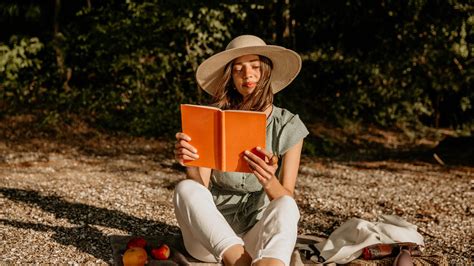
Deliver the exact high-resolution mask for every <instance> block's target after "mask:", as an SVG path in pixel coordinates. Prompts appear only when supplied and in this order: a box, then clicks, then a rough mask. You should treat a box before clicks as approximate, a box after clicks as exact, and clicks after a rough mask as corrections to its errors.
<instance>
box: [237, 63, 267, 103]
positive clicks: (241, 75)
mask: <svg viewBox="0 0 474 266" xmlns="http://www.w3.org/2000/svg"><path fill="white" fill-rule="evenodd" d="M260 76H261V71H260V58H259V57H258V55H243V56H241V57H238V58H236V59H235V60H234V62H233V65H232V80H233V82H234V87H235V89H237V91H238V92H239V93H240V94H241V95H242V96H244V97H245V96H247V95H249V94H251V93H252V92H253V91H254V90H255V88H256V87H257V82H258V81H259V80H260Z"/></svg>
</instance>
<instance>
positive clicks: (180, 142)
mask: <svg viewBox="0 0 474 266" xmlns="http://www.w3.org/2000/svg"><path fill="white" fill-rule="evenodd" d="M189 141H191V138H190V137H189V136H188V135H186V134H184V133H182V132H178V133H176V144H175V148H174V158H175V159H176V160H177V161H178V162H179V164H181V165H182V166H184V160H187V161H189V160H191V161H192V160H196V159H198V158H199V155H198V154H197V152H198V151H197V149H196V148H194V147H193V146H192V145H191V144H189Z"/></svg>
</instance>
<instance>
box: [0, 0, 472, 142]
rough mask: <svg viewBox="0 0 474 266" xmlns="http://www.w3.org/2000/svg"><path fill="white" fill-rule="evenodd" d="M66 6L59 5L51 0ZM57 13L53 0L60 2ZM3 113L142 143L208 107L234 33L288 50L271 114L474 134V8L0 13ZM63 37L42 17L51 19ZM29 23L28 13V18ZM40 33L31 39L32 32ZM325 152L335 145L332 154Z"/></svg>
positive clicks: (98, 7) (156, 3) (130, 5)
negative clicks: (218, 62) (73, 117)
mask: <svg viewBox="0 0 474 266" xmlns="http://www.w3.org/2000/svg"><path fill="white" fill-rule="evenodd" d="M59 2H61V1H59ZM56 3H58V1H56ZM0 7H2V10H3V13H2V14H3V16H2V18H1V19H0V23H3V24H5V25H7V26H6V27H4V28H7V29H12V27H8V25H22V27H20V30H19V31H18V32H15V33H14V34H13V33H11V31H4V32H3V34H7V36H4V35H0V80H1V82H0V97H1V98H0V99H1V103H0V111H1V112H4V113H5V112H19V111H20V112H33V111H36V110H40V111H41V112H43V113H44V114H45V115H46V116H47V117H46V120H47V121H57V120H59V119H60V117H61V114H62V113H77V114H79V115H81V116H82V117H86V118H87V120H88V121H89V122H90V123H93V124H95V125H98V126H102V127H105V128H108V129H114V130H123V131H127V132H129V133H132V134H140V135H163V134H167V133H172V132H174V131H175V130H177V129H178V128H179V103H184V102H185V103H206V101H207V100H208V99H209V96H208V95H205V93H204V92H203V91H202V90H200V89H198V87H197V85H196V82H195V80H194V72H195V70H196V68H197V66H198V64H199V63H200V62H202V61H203V60H204V59H205V58H207V57H208V56H210V55H212V54H214V53H215V52H216V51H220V50H223V49H224V46H225V45H226V43H227V42H228V41H229V40H230V39H231V38H232V37H233V36H236V35H238V34H256V35H259V36H261V37H262V38H263V39H264V40H266V41H267V42H268V43H270V44H278V45H284V46H286V47H289V48H292V49H295V50H296V51H298V52H299V53H300V54H301V55H302V57H303V60H304V62H303V69H302V71H301V73H300V75H299V77H298V78H297V79H296V80H295V82H293V84H291V85H290V88H289V89H287V90H284V91H283V92H281V93H279V94H277V96H276V103H277V104H279V105H282V106H283V107H287V108H289V109H291V110H292V111H293V112H296V113H299V114H300V115H301V116H302V118H303V120H305V121H308V122H311V121H313V120H319V119H324V120H330V121H336V122H338V123H340V124H344V123H347V121H365V122H375V123H378V124H380V125H385V126H391V125H394V124H400V123H401V124H424V125H429V126H436V127H440V126H443V127H445V126H449V127H457V128H461V127H465V126H468V127H469V126H470V125H472V124H474V121H473V119H474V118H473V117H474V107H473V102H474V90H472V87H473V86H472V80H473V76H474V73H473V71H474V70H473V67H472V62H473V59H472V54H473V52H474V46H473V44H472V39H473V33H474V27H473V26H474V15H473V13H472V11H473V10H474V7H473V6H472V5H471V4H467V3H463V2H462V1H455V0H451V1H426V0H411V1H407V2H400V1H392V0H384V1H381V2H370V3H369V2H366V1H361V0H360V1H325V2H321V1H311V0H293V1H282V0H278V1H271V2H266V1H263V2H261V1H257V2H249V1H240V2H234V1H228V2H224V3H222V2H217V1H191V2H190V1H164V0H139V1H138V0H125V1H120V0H114V1H84V2H81V3H79V2H66V1H62V6H61V7H60V8H59V6H54V5H52V4H51V2H47V1H39V2H35V1H27V2H25V3H17V2H15V1H6V2H5V3H2V4H0ZM58 10H59V11H60V12H59V15H58V16H57V17H55V21H54V23H55V25H54V26H55V27H56V30H57V31H54V32H52V30H51V29H52V28H54V27H52V25H50V24H48V23H50V22H49V21H50V17H51V16H52V15H53V14H55V12H56V11H58ZM26 13H27V14H26ZM36 24H37V25H38V26H37V28H35V27H34V25H36ZM329 148H330V147H329Z"/></svg>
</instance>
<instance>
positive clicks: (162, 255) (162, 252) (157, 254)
mask: <svg viewBox="0 0 474 266" xmlns="http://www.w3.org/2000/svg"><path fill="white" fill-rule="evenodd" d="M151 256H152V257H153V258H154V259H155V260H167V259H168V258H169V257H170V247H168V245H166V244H163V245H161V246H159V247H157V248H152V249H151Z"/></svg>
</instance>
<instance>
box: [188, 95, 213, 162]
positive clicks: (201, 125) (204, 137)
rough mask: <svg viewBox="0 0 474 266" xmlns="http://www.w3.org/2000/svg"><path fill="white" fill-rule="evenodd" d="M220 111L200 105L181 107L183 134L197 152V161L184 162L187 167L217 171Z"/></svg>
mask: <svg viewBox="0 0 474 266" xmlns="http://www.w3.org/2000/svg"><path fill="white" fill-rule="evenodd" d="M220 113H221V112H220V110H219V109H217V108H214V107H207V106H200V105H190V104H182V105H181V125H182V127H183V128H182V129H183V133H185V134H187V135H188V136H190V137H191V141H190V142H189V144H191V145H193V146H194V147H195V148H196V149H197V150H198V155H199V159H197V160H194V161H184V163H185V165H188V166H201V167H208V168H214V169H218V168H219V167H220V161H219V158H220V157H221V156H220V150H219V147H220V145H219V142H220V137H219V134H220V132H219V131H220V127H221V126H220V123H219V116H220Z"/></svg>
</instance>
